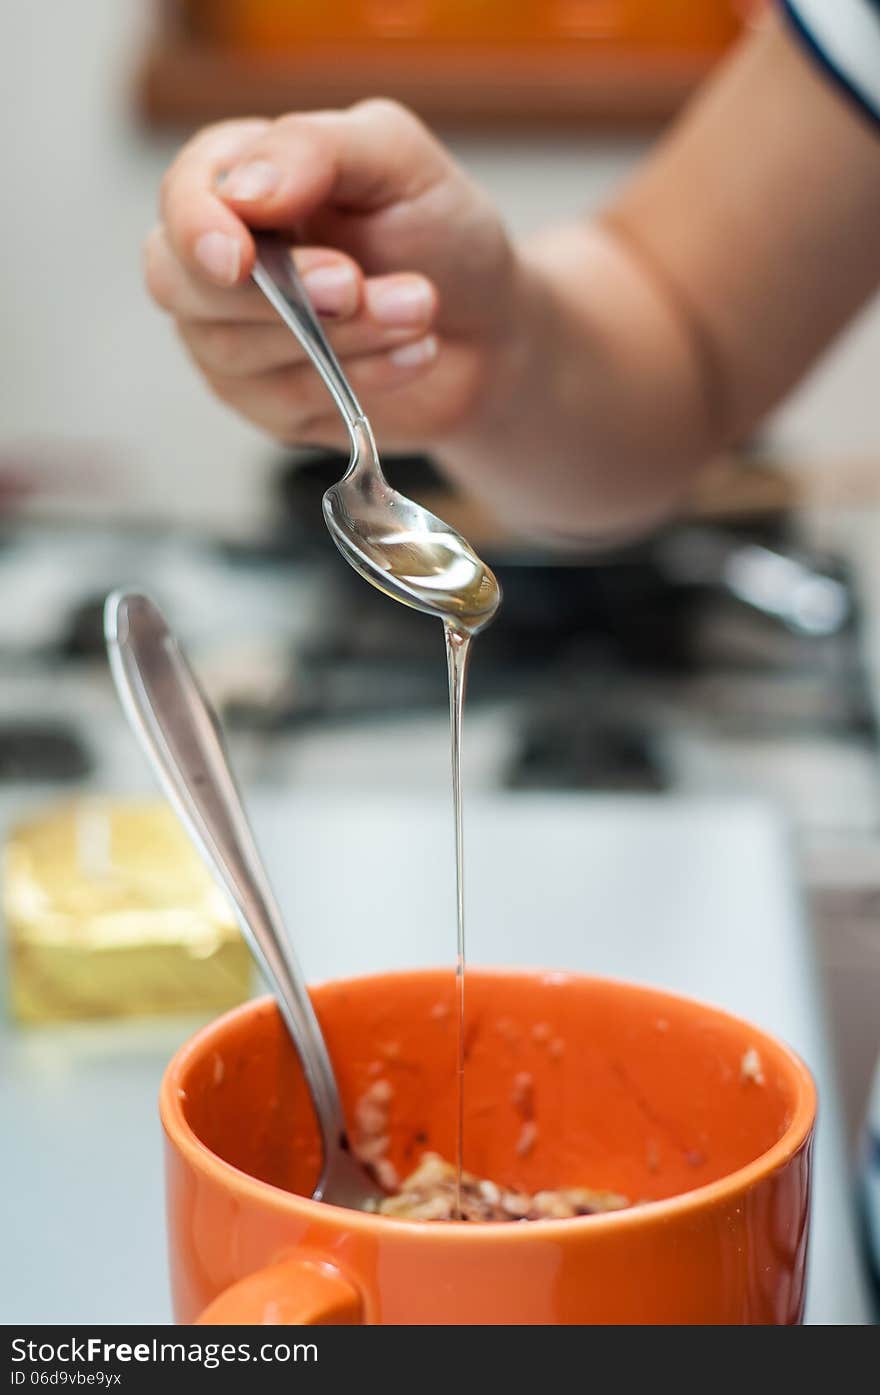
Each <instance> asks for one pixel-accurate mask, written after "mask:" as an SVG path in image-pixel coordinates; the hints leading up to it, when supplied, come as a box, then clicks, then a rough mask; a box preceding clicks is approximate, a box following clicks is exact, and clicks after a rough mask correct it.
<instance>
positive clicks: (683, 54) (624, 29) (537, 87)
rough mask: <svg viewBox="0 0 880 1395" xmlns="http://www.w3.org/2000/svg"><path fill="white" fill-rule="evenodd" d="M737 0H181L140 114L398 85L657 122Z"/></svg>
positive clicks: (700, 63)
mask: <svg viewBox="0 0 880 1395" xmlns="http://www.w3.org/2000/svg"><path fill="white" fill-rule="evenodd" d="M742 4H743V0H703V3H702V4H698V3H697V0H688V5H687V6H685V5H684V4H683V3H682V0H668V4H667V5H665V6H661V7H658V6H657V5H656V0H651V4H650V5H648V4H645V3H643V0H641V2H640V0H568V2H567V3H561V0H560V3H557V4H555V5H553V4H549V3H544V4H542V5H541V6H536V5H535V4H534V3H532V2H531V0H529V3H520V4H519V5H516V4H515V3H514V0H509V3H508V4H507V5H506V6H500V5H499V4H497V3H496V0H483V4H482V5H481V6H480V5H475V4H474V0H469V6H470V8H469V9H468V7H466V6H465V7H463V4H462V3H459V4H458V5H456V4H455V3H452V4H450V3H448V0H447V3H446V4H443V3H442V0H433V4H430V3H422V4H421V7H420V8H419V6H418V5H415V4H413V3H408V4H403V5H402V4H400V3H398V4H396V5H395V4H388V3H384V4H382V5H378V3H375V4H372V5H371V4H370V3H369V0H348V3H347V9H346V13H345V15H344V16H343V15H341V14H340V13H337V12H336V11H334V15H333V18H332V20H331V19H329V18H327V19H326V20H325V19H324V17H323V16H322V14H321V11H322V9H323V8H324V7H323V6H318V5H316V4H308V3H303V4H282V3H279V0H253V3H251V4H248V3H247V0H224V3H220V4H217V3H215V4H214V5H212V6H206V5H204V4H203V3H199V0H189V4H180V5H170V6H169V5H166V6H165V7H164V9H163V11H162V15H163V19H162V22H161V24H160V25H159V27H158V30H157V33H156V34H155V37H154V39H153V41H152V43H151V44H150V46H149V48H148V51H147V53H146V55H145V56H144V59H143V62H142V65H141V68H140V72H139V76H138V88H137V92H138V105H139V108H140V111H141V114H142V115H143V116H144V118H145V119H146V120H147V121H148V122H150V123H152V124H157V125H164V124H173V125H178V126H192V125H195V124H198V123H200V122H203V121H208V120H215V119H217V118H220V117H224V116H237V115H245V114H248V115H249V114H254V113H261V114H266V115H274V114H277V113H279V112H282V111H290V110H295V109H297V108H308V107H314V106H321V107H327V106H337V105H347V104H349V103H350V102H353V101H357V100H358V99H360V98H363V97H367V96H386V97H396V98H397V99H398V100H399V101H402V102H405V103H406V104H407V105H408V106H410V107H412V108H413V109H414V110H415V111H417V112H418V113H419V114H420V115H421V116H423V117H425V118H426V119H427V120H430V121H433V122H440V123H442V124H446V125H448V124H454V123H461V124H464V123H468V124H473V123H478V124H481V125H486V124H496V123H500V124H504V125H505V126H511V125H518V126H520V127H524V126H525V127H527V126H537V125H546V124H548V123H549V124H557V125H558V124H562V125H579V126H584V125H588V126H596V125H605V126H615V127H620V126H632V125H653V124H656V123H658V122H660V121H662V120H664V119H666V118H667V117H668V116H670V115H671V114H672V113H673V112H674V111H675V110H676V108H677V107H678V106H679V105H680V104H681V102H682V101H683V100H684V99H685V98H686V97H687V96H688V94H689V93H690V92H691V91H692V90H693V89H694V87H695V86H696V85H697V84H698V83H699V82H700V81H701V79H702V78H703V77H704V76H705V75H706V73H707V72H708V71H709V69H710V68H711V67H712V65H713V64H714V63H715V62H716V61H717V60H718V58H719V57H720V56H721V54H722V53H723V52H724V50H725V49H726V48H727V46H728V45H729V44H730V42H731V41H732V40H733V39H734V38H735V37H736V34H737V33H738V32H739V30H740V29H741V27H742V22H743V21H742V17H741V16H742V13H743V10H742ZM505 14H506V16H507V23H506V24H505V21H504V15H505ZM658 14H659V15H660V16H665V20H664V21H663V22H661V20H660V19H658ZM395 15H396V16H397V20H398V28H397V31H396V32H394V33H392V31H391V29H390V28H389V25H390V23H391V20H392V19H393V18H394V16H395ZM407 15H408V16H409V17H410V20H411V21H412V22H411V23H410V27H409V30H407V28H406V25H405V24H403V20H402V17H403V18H405V17H406V16H407ZM418 15H421V24H422V27H421V28H419V27H418V25H416V24H415V21H414V20H413V16H418ZM456 15H457V16H458V26H457V28H456V24H455V23H453V20H455V19H456ZM493 15H494V21H493ZM603 15H604V19H603ZM475 16H477V18H479V23H477V19H476V18H475ZM578 17H580V18H578ZM640 17H641V18H640ZM343 19H344V20H345V21H346V23H345V24H344V25H343V24H342V20H343ZM465 20H466V21H467V22H465ZM368 21H369V22H368ZM441 21H442V22H441ZM493 23H494V26H495V27H494V28H493ZM591 24H592V28H591V27H590V25H591ZM578 25H579V26H580V27H578ZM342 34H346V35H347V37H346V38H342V37H340V36H341V35H342Z"/></svg>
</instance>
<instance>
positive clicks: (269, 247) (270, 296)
mask: <svg viewBox="0 0 880 1395" xmlns="http://www.w3.org/2000/svg"><path fill="white" fill-rule="evenodd" d="M253 239H254V243H255V245H256V249H257V257H256V261H255V262H254V269H253V271H252V272H251V276H252V278H253V280H254V282H255V284H256V285H257V286H259V288H260V290H261V291H262V292H263V295H264V296H265V297H266V299H267V300H268V301H269V304H270V305H271V306H273V308H274V309H275V310H277V312H278V314H279V315H280V316H281V318H282V320H283V321H284V323H285V324H286V325H287V327H288V329H291V330H292V331H293V333H294V334H295V335H296V337H297V339H298V340H299V342H300V344H301V345H302V347H303V348H304V349H305V351H306V353H307V354H308V356H309V358H310V359H311V360H312V363H313V364H314V365H315V367H316V368H317V370H318V372H319V373H320V375H321V377H322V378H323V380H324V383H325V385H326V387H327V389H328V391H329V392H330V394H331V396H332V398H333V400H334V402H335V403H336V405H337V407H338V408H339V410H340V412H341V413H342V416H343V417H344V418H345V424H346V426H347V427H348V430H349V433H350V435H351V437H352V441H353V442H354V443H355V444H356V430H357V428H358V426H359V423H360V422H361V421H362V420H363V416H364V412H363V408H362V407H361V404H360V403H359V402H358V400H357V398H356V397H355V395H354V393H353V391H352V389H351V385H350V383H349V381H348V379H347V378H346V376H345V373H344V372H343V370H342V366H341V364H340V362H339V359H338V358H337V357H336V355H335V353H334V352H333V350H332V349H331V347H330V345H329V343H328V341H327V337H326V335H325V334H324V331H323V329H322V328H321V323H320V321H319V319H318V317H317V315H316V314H315V312H314V310H313V309H312V305H311V302H310V300H309V298H308V296H307V295H306V291H305V287H304V286H303V283H302V281H301V280H300V278H299V273H298V272H297V270H296V267H295V266H294V263H293V257H292V256H291V255H290V247H289V245H288V244H287V243H286V242H285V241H284V240H283V239H282V238H280V237H278V236H277V234H275V233H254V234H253Z"/></svg>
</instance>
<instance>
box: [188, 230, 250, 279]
mask: <svg viewBox="0 0 880 1395" xmlns="http://www.w3.org/2000/svg"><path fill="white" fill-rule="evenodd" d="M195 257H196V261H197V262H198V263H199V265H200V266H201V267H202V268H203V269H204V270H205V271H206V272H207V274H208V275H209V276H210V278H211V280H212V281H217V282H218V283H219V284H220V285H221V286H234V285H235V283H236V281H237V280H238V273H239V270H240V268H241V251H240V250H239V246H238V243H237V242H236V240H235V238H234V237H227V236H226V233H221V232H209V233H202V236H201V237H200V238H199V240H198V242H197V243H196V245H195Z"/></svg>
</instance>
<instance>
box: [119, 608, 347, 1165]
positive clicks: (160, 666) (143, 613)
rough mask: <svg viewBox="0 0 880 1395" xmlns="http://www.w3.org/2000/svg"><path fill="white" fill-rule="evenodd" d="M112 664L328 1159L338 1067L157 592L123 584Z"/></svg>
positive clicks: (338, 1136) (209, 718)
mask: <svg viewBox="0 0 880 1395" xmlns="http://www.w3.org/2000/svg"><path fill="white" fill-rule="evenodd" d="M104 629H105V637H106V640H107V650H108V654H109V658H110V668H111V671H112V674H113V678H114V681H115V683H116V688H117V691H118V693H119V697H120V699H121V701H122V705H123V707H124V709H125V712H126V715H127V717H128V719H129V722H130V723H131V726H132V728H133V730H134V732H135V734H136V735H137V737H138V739H139V741H140V744H141V746H142V748H143V750H144V752H145V753H146V755H147V757H148V759H149V761H150V763H151V764H152V766H153V769H154V771H155V773H156V775H157V776H158V778H159V782H160V784H161V785H162V788H163V789H164V791H165V793H166V795H167V796H168V798H169V800H170V802H171V804H172V806H173V807H174V809H175V810H176V812H177V814H178V815H179V817H180V818H181V819H182V821H183V823H184V825H185V827H186V828H187V830H188V831H189V834H190V836H191V838H192V839H193V841H194V843H195V844H196V847H197V848H198V850H199V852H200V853H201V855H202V857H203V859H204V860H205V861H206V862H207V864H208V867H209V870H210V871H211V872H212V873H213V875H214V877H215V878H216V879H217V880H218V881H219V882H220V883H221V885H222V886H223V888H224V889H225V891H226V892H227V893H228V895H229V896H230V898H231V900H232V903H233V905H234V907H235V910H236V912H237V917H238V920H239V923H240V925H241V928H242V932H243V933H244V936H245V938H246V940H247V942H248V945H249V946H250V949H251V952H252V953H253V955H254V957H255V959H256V960H257V963H258V965H259V966H260V968H261V969H262V971H263V973H264V975H265V977H266V979H267V981H268V982H269V984H270V985H271V986H272V988H273V989H274V992H275V997H276V999H277V1002H278V1006H279V1009H280V1011H281V1013H282V1015H283V1017H284V1020H285V1022H286V1025H287V1027H288V1030H289V1031H290V1034H291V1036H292V1038H293V1041H294V1044H295V1046H296V1049H297V1051H298V1053H299V1057H300V1061H301V1063H302V1068H303V1071H304V1073H305V1075H306V1078H307V1080H308V1083H309V1086H310V1089H311V1094H312V1098H313V1100H314V1104H315V1110H316V1112H317V1115H318V1123H319V1125H320V1128H321V1133H322V1135H323V1141H324V1148H325V1158H326V1157H327V1156H329V1155H330V1154H332V1153H333V1152H334V1151H335V1150H336V1148H337V1146H338V1144H339V1142H340V1140H343V1139H344V1137H345V1125H344V1120H343V1114H342V1107H341V1104H340V1101H339V1094H338V1091H337V1088H336V1080H335V1076H334V1073H333V1066H332V1064H331V1061H330V1057H329V1054H328V1051H327V1046H326V1043H325V1041H324V1036H323V1033H322V1031H321V1027H320V1025H319V1023H318V1019H317V1017H316V1016H315V1010H314V1008H313V1007H312V1002H311V999H310V997H309V994H308V991H307V989H306V986H305V980H304V978H303V975H302V970H301V969H300V967H299V965H298V963H297V961H296V957H295V955H294V953H293V950H292V949H291V947H290V945H289V943H288V940H287V937H286V935H285V933H284V928H283V922H282V919H281V914H280V911H279V910H278V906H277V904H276V902H275V898H274V896H273V894H272V891H271V888H270V886H269V881H268V878H267V876H266V872H265V869H264V867H263V865H262V862H261V860H260V857H259V854H258V852H257V849H256V845H255V843H254V838H253V834H252V833H251V829H250V826H249V824H248V821H247V816H246V815H245V812H244V808H243V805H242V802H241V796H240V795H239V792H238V789H237V786H236V784H235V779H234V777H233V775H232V771H231V770H230V767H229V762H228V759H227V756H226V752H225V750H224V747H223V741H222V738H221V735H220V727H219V722H218V719H217V715H216V713H215V712H214V710H213V709H212V707H211V706H210V704H209V702H208V700H207V698H206V697H205V696H204V694H203V693H202V690H201V688H200V687H199V684H198V682H197V680H196V677H195V675H194V673H193V671H192V669H191V668H190V665H189V663H188V661H187V659H186V656H185V654H184V653H183V651H182V649H181V648H180V645H179V644H178V642H177V639H176V637H175V636H174V634H173V633H172V632H171V630H170V629H169V628H168V626H167V624H166V622H165V620H164V619H163V617H162V615H161V613H160V611H159V609H158V608H157V606H156V605H155V604H154V603H153V602H152V601H151V600H150V599H149V597H148V596H145V595H142V594H140V593H138V592H134V591H116V592H114V593H113V595H111V596H110V597H109V598H108V600H107V604H106V607H105V612H104Z"/></svg>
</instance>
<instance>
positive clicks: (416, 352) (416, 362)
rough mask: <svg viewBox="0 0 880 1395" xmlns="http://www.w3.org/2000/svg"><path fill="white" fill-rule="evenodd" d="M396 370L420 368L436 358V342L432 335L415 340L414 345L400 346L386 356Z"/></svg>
mask: <svg viewBox="0 0 880 1395" xmlns="http://www.w3.org/2000/svg"><path fill="white" fill-rule="evenodd" d="M388 357H389V358H390V360H391V362H392V363H393V364H394V366H395V367H396V368H420V367H421V366H422V364H424V363H430V362H431V359H433V358H436V357H437V340H436V338H435V337H434V335H433V334H427V335H426V336H425V338H424V339H417V340H416V342H415V343H414V344H401V346H400V348H399V349H392V351H391V353H390V354H389V355H388Z"/></svg>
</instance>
